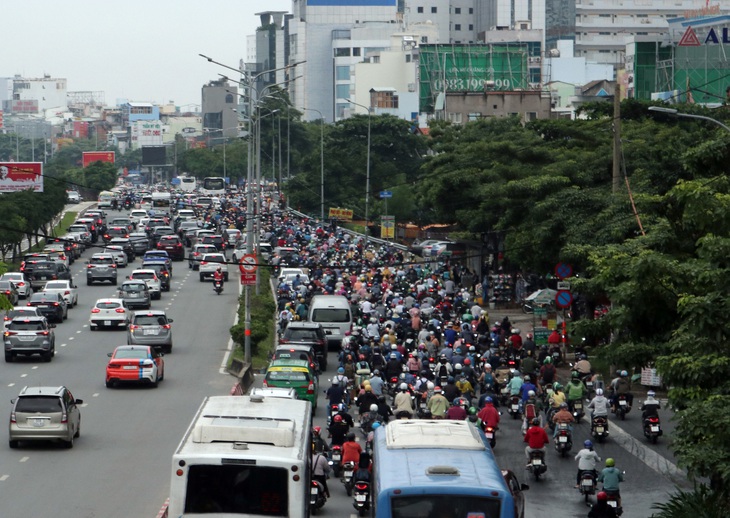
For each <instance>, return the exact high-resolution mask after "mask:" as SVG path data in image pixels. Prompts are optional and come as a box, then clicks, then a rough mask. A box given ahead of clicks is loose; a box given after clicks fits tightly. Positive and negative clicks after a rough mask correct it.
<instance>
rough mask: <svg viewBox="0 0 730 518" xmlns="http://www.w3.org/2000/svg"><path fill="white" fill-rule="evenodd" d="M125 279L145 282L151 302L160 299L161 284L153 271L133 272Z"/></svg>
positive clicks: (141, 270)
mask: <svg viewBox="0 0 730 518" xmlns="http://www.w3.org/2000/svg"><path fill="white" fill-rule="evenodd" d="M127 278H128V279H129V280H142V281H144V282H146V283H147V287H148V288H149V290H150V296H151V297H152V299H153V300H160V298H161V297H162V283H161V282H160V278H159V277H157V272H155V271H154V270H143V269H139V270H134V271H133V272H132V273H131V274H129V277H127Z"/></svg>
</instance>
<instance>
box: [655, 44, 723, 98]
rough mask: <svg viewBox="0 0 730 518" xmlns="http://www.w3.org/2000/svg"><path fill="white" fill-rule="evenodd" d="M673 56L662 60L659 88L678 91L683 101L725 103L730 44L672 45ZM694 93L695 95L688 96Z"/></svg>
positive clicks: (658, 81)
mask: <svg viewBox="0 0 730 518" xmlns="http://www.w3.org/2000/svg"><path fill="white" fill-rule="evenodd" d="M670 53H671V56H670V57H669V59H658V60H657V62H656V63H657V70H656V79H655V91H658V92H666V91H671V90H678V91H680V92H681V93H682V96H681V99H678V100H680V101H684V102H695V103H701V104H713V103H722V102H723V101H724V100H725V91H726V89H727V88H728V86H730V60H729V59H728V56H729V55H730V45H725V44H714V45H712V44H704V45H698V46H692V47H689V46H681V47H680V46H672V47H670ZM687 92H691V96H689V97H688V96H687Z"/></svg>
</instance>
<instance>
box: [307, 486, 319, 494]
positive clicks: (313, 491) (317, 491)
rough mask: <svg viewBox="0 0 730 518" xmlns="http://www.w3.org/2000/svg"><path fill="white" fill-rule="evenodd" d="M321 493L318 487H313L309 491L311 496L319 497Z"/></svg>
mask: <svg viewBox="0 0 730 518" xmlns="http://www.w3.org/2000/svg"><path fill="white" fill-rule="evenodd" d="M318 493H319V490H318V489H317V488H316V487H313V488H312V489H310V490H309V494H310V495H317V494H318Z"/></svg>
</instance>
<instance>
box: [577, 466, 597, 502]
mask: <svg viewBox="0 0 730 518" xmlns="http://www.w3.org/2000/svg"><path fill="white" fill-rule="evenodd" d="M578 490H579V491H580V494H581V495H583V497H584V498H585V501H586V503H588V498H589V497H590V496H591V495H594V494H595V493H596V474H595V473H594V472H593V471H584V472H583V473H581V475H580V484H579V485H578Z"/></svg>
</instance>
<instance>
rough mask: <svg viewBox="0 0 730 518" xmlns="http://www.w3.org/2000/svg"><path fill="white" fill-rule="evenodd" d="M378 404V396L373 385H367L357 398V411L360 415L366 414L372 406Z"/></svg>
mask: <svg viewBox="0 0 730 518" xmlns="http://www.w3.org/2000/svg"><path fill="white" fill-rule="evenodd" d="M373 404H374V405H377V404H378V396H376V395H375V394H373V387H372V385H371V384H369V383H368V384H367V385H365V388H364V390H363V393H362V394H360V397H358V398H357V411H358V413H359V414H360V415H362V414H366V413H367V412H369V411H370V405H373Z"/></svg>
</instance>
